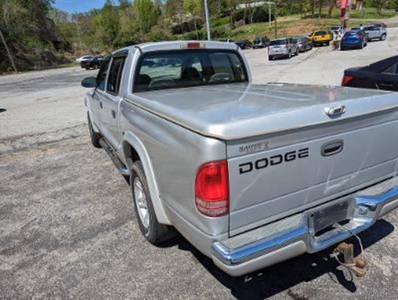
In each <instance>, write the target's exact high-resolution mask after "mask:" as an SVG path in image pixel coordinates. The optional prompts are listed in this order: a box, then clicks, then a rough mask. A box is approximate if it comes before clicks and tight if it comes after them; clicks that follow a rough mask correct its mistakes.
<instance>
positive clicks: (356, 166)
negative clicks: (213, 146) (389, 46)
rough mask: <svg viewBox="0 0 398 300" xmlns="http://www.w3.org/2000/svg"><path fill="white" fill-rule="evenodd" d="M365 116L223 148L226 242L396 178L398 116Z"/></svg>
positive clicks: (236, 142) (371, 113) (388, 113)
mask: <svg viewBox="0 0 398 300" xmlns="http://www.w3.org/2000/svg"><path fill="white" fill-rule="evenodd" d="M366 102H367V101H365V102H364V106H365V107H366ZM362 109H363V110H366V109H365V108H364V107H362ZM363 112H364V113H363V115H361V116H358V115H357V116H355V117H352V118H350V117H349V113H347V117H343V118H341V119H338V120H333V121H331V122H329V123H323V124H314V125H307V126H306V127H301V128H298V129H290V130H285V131H281V132H273V133H268V134H264V135H261V136H257V137H251V138H247V139H239V140H234V141H228V143H227V156H228V167H229V176H230V235H231V236H232V235H235V234H238V233H241V232H243V231H247V230H249V229H252V228H255V227H258V226H261V225H263V224H266V223H269V222H272V221H274V220H277V219H280V218H283V217H285V216H288V215H291V214H294V213H297V212H299V211H303V210H305V209H308V208H310V207H313V206H315V205H318V204H321V203H324V202H327V201H330V200H332V199H334V198H337V197H340V196H342V195H345V194H349V193H352V192H354V191H357V190H359V189H362V188H364V187H366V186H369V185H371V184H373V183H376V182H378V181H381V180H383V179H386V178H388V177H392V176H394V175H395V173H396V171H397V166H398V165H397V158H398V121H397V119H398V111H397V110H396V109H395V108H391V107H389V108H388V109H386V110H383V109H382V108H381V107H379V109H377V110H375V111H368V112H365V111H363ZM301 113H302V112H300V110H298V111H297V118H301V117H302V116H301V115H300V114H301Z"/></svg>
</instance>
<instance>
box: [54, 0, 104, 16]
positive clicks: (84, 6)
mask: <svg viewBox="0 0 398 300" xmlns="http://www.w3.org/2000/svg"><path fill="white" fill-rule="evenodd" d="M104 3H105V0H55V3H54V4H53V7H55V8H58V9H61V10H63V11H67V12H69V13H75V12H88V11H89V10H90V9H93V8H102V7H103V6H104Z"/></svg>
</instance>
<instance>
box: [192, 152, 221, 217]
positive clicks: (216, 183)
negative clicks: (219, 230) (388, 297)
mask: <svg viewBox="0 0 398 300" xmlns="http://www.w3.org/2000/svg"><path fill="white" fill-rule="evenodd" d="M195 204H196V208H197V209H198V210H199V211H200V212H201V213H202V214H204V215H205V216H209V217H219V216H223V215H225V214H227V213H228V206H229V183H228V164H227V161H226V160H220V161H213V162H208V163H206V164H204V165H202V166H201V167H200V168H199V170H198V172H197V174H196V180H195Z"/></svg>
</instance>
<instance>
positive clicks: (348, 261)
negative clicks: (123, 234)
mask: <svg viewBox="0 0 398 300" xmlns="http://www.w3.org/2000/svg"><path fill="white" fill-rule="evenodd" d="M339 254H342V255H343V257H344V262H342V261H340V259H339V258H338V256H339ZM333 256H334V257H335V258H336V260H337V261H338V262H339V263H340V264H341V265H342V266H345V267H346V268H347V269H348V270H350V271H351V272H353V273H354V274H355V275H356V276H357V277H363V276H365V275H366V265H367V262H366V259H365V257H364V256H363V249H362V244H361V253H360V254H359V256H358V257H354V245H353V244H347V243H346V242H343V243H340V244H339V245H338V246H337V247H336V248H335V250H334V251H333Z"/></svg>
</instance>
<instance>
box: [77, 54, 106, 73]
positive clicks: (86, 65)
mask: <svg viewBox="0 0 398 300" xmlns="http://www.w3.org/2000/svg"><path fill="white" fill-rule="evenodd" d="M101 64H102V57H93V58H92V59H86V60H82V61H81V62H80V67H82V68H83V69H86V70H89V69H98V68H99V67H100V66H101Z"/></svg>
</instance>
